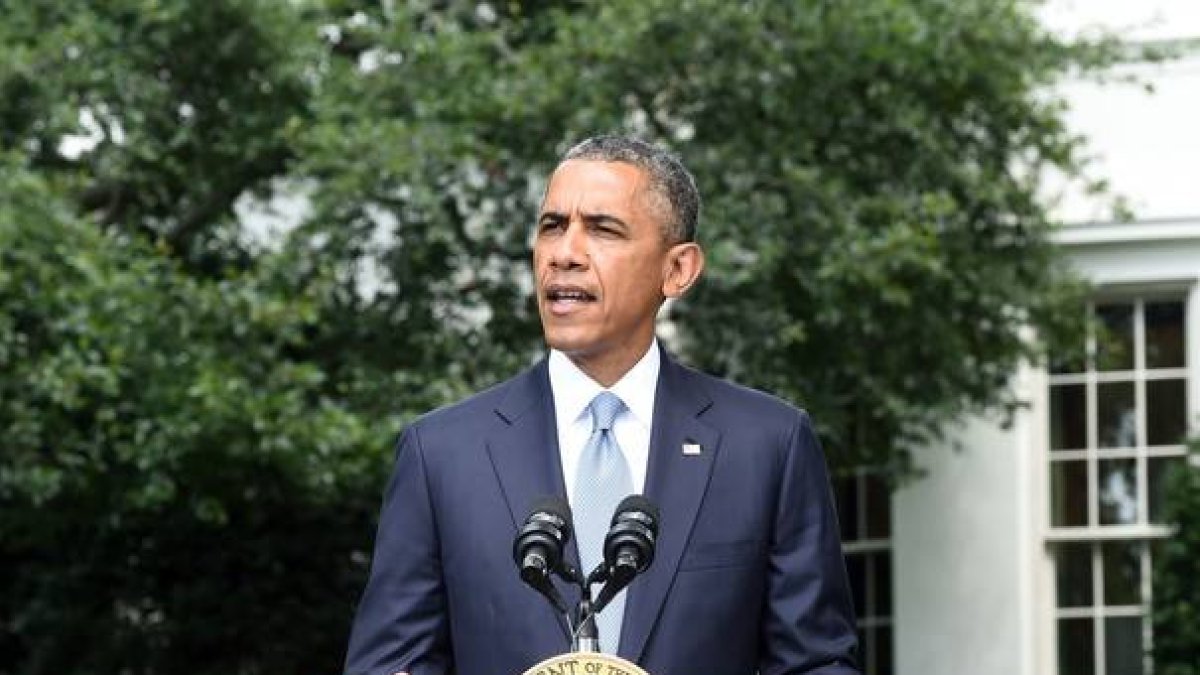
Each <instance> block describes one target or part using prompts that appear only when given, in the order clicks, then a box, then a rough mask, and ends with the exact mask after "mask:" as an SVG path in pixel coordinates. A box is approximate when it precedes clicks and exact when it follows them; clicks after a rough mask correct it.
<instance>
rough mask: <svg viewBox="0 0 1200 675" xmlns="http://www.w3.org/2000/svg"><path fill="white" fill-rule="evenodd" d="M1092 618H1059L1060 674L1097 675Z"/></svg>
mask: <svg viewBox="0 0 1200 675" xmlns="http://www.w3.org/2000/svg"><path fill="white" fill-rule="evenodd" d="M1095 673H1096V647H1095V639H1094V636H1093V635H1092V620H1091V619H1059V620H1058V675H1095Z"/></svg>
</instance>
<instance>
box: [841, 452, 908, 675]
mask: <svg viewBox="0 0 1200 675" xmlns="http://www.w3.org/2000/svg"><path fill="white" fill-rule="evenodd" d="M836 492H837V502H838V521H839V522H840V524H841V529H842V543H843V549H844V551H845V554H846V571H847V573H848V574H849V576H850V590H851V593H852V594H853V596H854V612H855V614H856V615H857V617H858V641H859V649H860V653H859V656H860V658H861V660H862V666H863V672H864V674H865V675H892V673H893V672H894V671H895V668H894V657H893V652H892V539H891V537H892V508H891V493H890V491H889V490H888V486H887V482H886V481H885V480H884V479H883V478H882V477H880V476H879V475H878V473H877V472H873V471H871V470H868V469H857V470H855V471H853V472H852V473H851V474H849V475H848V476H845V477H843V478H841V479H839V480H838V481H837V490H836Z"/></svg>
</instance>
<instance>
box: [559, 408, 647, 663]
mask: <svg viewBox="0 0 1200 675" xmlns="http://www.w3.org/2000/svg"><path fill="white" fill-rule="evenodd" d="M624 409H625V403H624V402H623V401H621V399H620V398H618V397H617V396H616V395H615V394H613V393H611V392H607V391H602V392H600V393H599V394H597V395H596V398H594V399H592V402H591V404H590V405H588V410H589V411H591V413H592V435H591V436H589V437H588V440H587V444H586V445H584V446H583V453H582V454H581V455H580V456H579V468H578V469H577V471H576V473H575V506H574V509H572V510H573V511H574V512H575V534H576V537H577V541H578V544H579V561H580V564H581V565H582V566H583V569H582V570H581V571H582V572H583V573H584V574H588V573H589V572H591V571H592V570H593V569H594V568H595V567H596V566H597V565H599V564H600V561H602V560H603V559H604V535H606V534H608V529H609V524H610V523H611V522H612V516H613V511H614V510H616V508H617V504H619V503H620V502H621V500H622V499H624V498H625V497H627V496H629V494H630V493H632V492H633V478H631V477H630V474H629V464H628V463H627V462H626V461H625V455H624V453H622V452H621V447H620V446H619V445H617V438H616V436H614V435H613V431H612V426H613V421H614V420H616V418H617V415H619V414H621V411H622V410H624ZM624 613H625V592H624V591H622V592H621V593H620V594H618V595H617V596H616V597H615V598H613V599H612V602H610V603H608V606H607V607H605V608H604V611H603V612H601V613H600V614H599V615H598V616H597V617H596V628H597V630H598V631H599V633H600V650H601V651H603V652H606V653H609V654H615V653H616V651H617V643H618V642H619V640H620V638H621V619H622V618H623V617H622V615H623V614H624Z"/></svg>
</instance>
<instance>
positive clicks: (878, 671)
mask: <svg viewBox="0 0 1200 675" xmlns="http://www.w3.org/2000/svg"><path fill="white" fill-rule="evenodd" d="M892 661H893V658H892V627H891V626H880V627H878V628H876V629H875V675H892V673H894V672H896V669H895V668H893V667H892Z"/></svg>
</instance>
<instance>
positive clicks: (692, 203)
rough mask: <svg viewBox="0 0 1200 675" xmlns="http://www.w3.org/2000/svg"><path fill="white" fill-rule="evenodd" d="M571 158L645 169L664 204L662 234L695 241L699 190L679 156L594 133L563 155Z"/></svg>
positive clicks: (627, 139) (674, 240) (676, 240)
mask: <svg viewBox="0 0 1200 675" xmlns="http://www.w3.org/2000/svg"><path fill="white" fill-rule="evenodd" d="M572 159H579V160H593V161H599V162H624V163H626V164H632V165H633V166H636V167H638V168H639V169H641V170H642V171H645V172H646V177H647V178H648V179H649V183H650V190H652V191H653V192H654V193H655V194H656V195H657V196H658V197H659V198H661V199H662V200H664V201H665V202H666V205H667V210H668V211H669V213H668V222H667V223H665V224H664V227H663V234H664V236H665V237H666V238H667V240H668V241H670V242H671V243H679V242H683V241H695V240H696V225H697V223H698V222H699V220H700V191H699V190H697V189H696V180H695V179H694V178H693V177H692V174H691V173H690V172H688V170H687V168H685V167H684V166H683V163H682V162H680V161H679V158H678V157H676V156H675V155H673V154H671V153H670V152H668V151H666V150H663V149H662V148H659V147H656V146H654V145H651V144H649V143H647V142H645V141H642V140H639V139H636V138H631V137H628V136H593V137H592V138H588V139H586V140H584V141H582V142H580V143H578V144H577V145H575V146H574V147H573V148H571V149H570V150H567V152H566V154H564V155H563V157H562V161H563V162H566V161H568V160H572Z"/></svg>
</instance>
